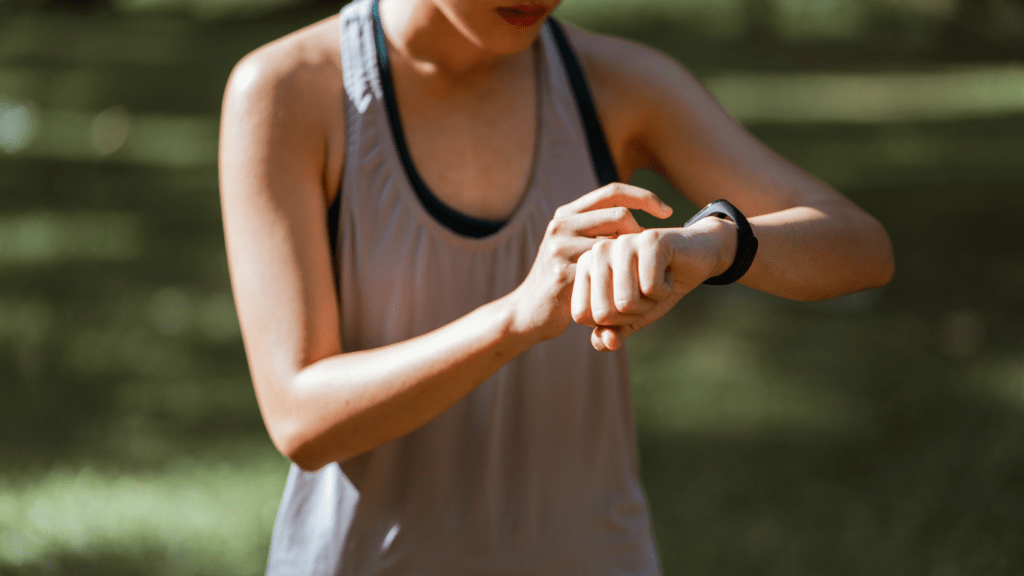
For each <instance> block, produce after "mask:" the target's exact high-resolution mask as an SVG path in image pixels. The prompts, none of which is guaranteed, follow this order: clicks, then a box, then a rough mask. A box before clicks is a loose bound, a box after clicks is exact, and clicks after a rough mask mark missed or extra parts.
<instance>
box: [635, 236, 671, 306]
mask: <svg viewBox="0 0 1024 576" xmlns="http://www.w3.org/2000/svg"><path fill="white" fill-rule="evenodd" d="M637 280H638V282H639V284H640V292H641V293H642V294H643V295H644V296H646V297H647V298H650V299H651V300H653V301H655V302H660V301H662V300H665V299H667V298H668V297H669V296H671V295H672V274H671V272H670V271H669V269H668V261H667V258H666V257H665V254H664V251H663V250H660V249H658V250H640V251H639V253H638V254H637Z"/></svg>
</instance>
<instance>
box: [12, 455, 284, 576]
mask: <svg viewBox="0 0 1024 576" xmlns="http://www.w3.org/2000/svg"><path fill="white" fill-rule="evenodd" d="M285 468H286V467H285V466H284V464H283V462H282V459H281V457H280V456H278V455H277V454H276V453H275V452H273V449H269V450H266V451H264V453H263V455H262V457H261V458H254V459H251V460H249V461H247V462H246V464H245V465H244V466H231V465H227V464H213V463H209V462H205V463H202V464H200V463H196V462H182V463H181V464H180V465H178V466H176V467H172V469H171V470H170V471H169V472H167V473H163V474H156V473H152V474H135V475H119V474H108V473H102V472H98V471H96V470H92V469H89V468H86V469H83V470H72V469H58V470H53V471H51V472H49V473H46V474H44V475H43V476H41V477H37V478H31V479H23V480H21V481H18V482H12V481H10V480H2V481H0V566H3V565H14V566H18V565H26V564H33V563H36V562H40V561H42V560H45V558H47V557H48V556H51V555H57V554H67V553H70V554H88V553H89V552H90V551H96V550H103V549H114V550H131V549H143V548H155V549H159V550H164V551H166V553H167V556H168V561H169V562H170V563H172V564H192V565H201V566H202V567H203V568H204V570H208V569H209V568H210V567H216V573H218V574H225V575H232V574H252V573H256V572H258V571H260V569H261V567H262V563H263V562H264V557H265V555H266V546H267V542H268V541H269V535H270V528H271V526H272V524H273V520H274V516H275V514H276V510H277V503H278V500H279V499H280V493H281V489H282V487H283V483H284V477H285V474H284V471H285ZM177 568H179V569H180V568H186V570H184V571H185V572H188V571H189V570H187V568H188V566H183V565H179V566H177ZM158 572H160V571H158Z"/></svg>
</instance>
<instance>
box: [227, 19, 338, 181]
mask: <svg viewBox="0 0 1024 576" xmlns="http://www.w3.org/2000/svg"><path fill="white" fill-rule="evenodd" d="M343 85H344V84H343V81H342V66H341V50H340V43H339V31H338V17H337V16H333V17H331V18H327V19H325V20H321V21H319V22H316V23H314V24H312V25H310V26H307V27H305V28H302V29H301V30H298V31H296V32H293V33H291V34H289V35H287V36H284V37H282V38H279V39H277V40H274V41H272V42H270V43H268V44H265V45H263V46H261V47H259V48H257V49H256V50H253V51H252V52H250V53H249V54H247V55H246V56H245V57H243V58H242V59H241V60H240V61H239V62H238V64H236V65H235V67H234V69H233V70H232V72H231V76H230V78H229V79H228V83H227V88H226V90H225V93H224V103H223V108H222V122H221V139H222V148H223V147H224V145H225V144H228V145H231V144H239V143H242V142H246V143H259V142H263V143H264V144H265V149H266V150H265V153H266V154H268V155H273V156H279V155H280V154H287V155H288V156H289V157H290V158H291V159H292V160H300V161H308V162H309V164H308V166H310V167H315V168H316V169H317V170H319V171H321V175H322V176H323V178H324V181H325V184H326V186H325V189H326V190H330V189H331V188H336V182H335V181H336V180H337V178H338V173H340V166H341V163H342V161H343V158H342V156H343V151H344V133H345V126H344V122H345V115H344V108H343V106H342V104H341V103H342V102H343V99H342V96H343V90H344V88H343ZM297 155H302V156H303V157H302V158H295V156H297ZM313 156H316V158H314V157H313ZM327 199H328V200H329V199H330V198H327Z"/></svg>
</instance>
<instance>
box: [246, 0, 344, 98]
mask: <svg viewBox="0 0 1024 576" xmlns="http://www.w3.org/2000/svg"><path fill="white" fill-rule="evenodd" d="M341 85H342V83H341V49H340V43H339V38H338V16H337V15H335V16H332V17H330V18H326V19H324V20H321V21H319V22H316V23H314V24H311V25H309V26H306V27H305V28H302V29H300V30H297V31H295V32H292V33H291V34H288V35H287V36H283V37H281V38H278V39H276V40H273V41H271V42H269V43H267V44H264V45H263V46H260V47H259V48H257V49H255V50H253V51H252V52H250V53H249V54H246V55H245V56H244V57H243V58H242V59H241V60H239V62H238V64H236V65H235V67H234V69H233V70H232V72H231V77H230V79H229V80H228V92H229V93H230V92H232V91H244V92H252V91H254V90H255V91H272V92H274V93H275V94H277V95H279V96H284V95H287V94H292V93H294V94H295V95H296V96H298V95H300V94H303V93H305V94H306V95H307V96H315V95H317V94H322V93H323V92H325V91H329V90H331V89H332V88H335V89H340V87H341Z"/></svg>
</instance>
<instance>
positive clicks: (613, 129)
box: [565, 25, 715, 176]
mask: <svg viewBox="0 0 1024 576" xmlns="http://www.w3.org/2000/svg"><path fill="white" fill-rule="evenodd" d="M565 28H566V31H567V33H568V35H569V38H570V40H571V42H572V44H573V48H574V49H575V50H576V53H577V55H578V56H579V59H580V64H581V65H582V66H583V69H584V72H585V74H586V76H587V81H588V83H589V84H590V88H591V91H592V92H593V96H594V100H595V104H596V106H597V108H598V112H599V113H600V115H601V120H602V123H603V124H604V126H605V131H606V133H607V135H608V137H609V141H610V142H609V144H610V146H611V147H612V148H613V150H614V149H615V148H616V147H618V148H619V150H620V152H615V151H613V154H616V155H618V156H620V157H621V158H622V160H621V164H620V171H624V172H631V170H632V169H634V168H636V167H637V165H639V164H646V162H645V161H644V160H643V159H642V158H640V156H642V151H639V150H636V148H637V147H638V146H639V145H640V144H639V143H640V142H642V141H643V140H644V139H645V134H646V133H648V132H649V130H650V129H651V128H652V124H653V123H657V122H659V121H661V119H663V118H664V117H665V114H666V113H667V112H669V111H672V113H676V114H677V113H679V112H681V110H682V109H685V108H693V109H699V108H702V107H707V106H709V105H710V106H715V104H714V102H713V100H711V97H710V96H709V95H708V93H707V91H705V90H704V88H703V87H702V86H701V84H700V83H699V82H698V81H697V80H696V78H694V77H693V75H692V74H690V72H689V71H688V70H686V68H684V67H683V66H682V65H681V64H680V63H679V62H677V61H676V60H674V59H673V58H672V57H670V56H668V55H667V54H665V53H663V52H661V51H659V50H657V49H655V48H652V47H650V46H646V45H644V44H641V43H639V42H634V41H632V40H628V39H625V38H619V37H616V36H610V35H606V34H599V33H595V32H590V31H587V30H582V29H580V28H576V27H573V26H568V25H567V26H565ZM624 175H625V176H628V175H629V174H628V173H625V174H624Z"/></svg>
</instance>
